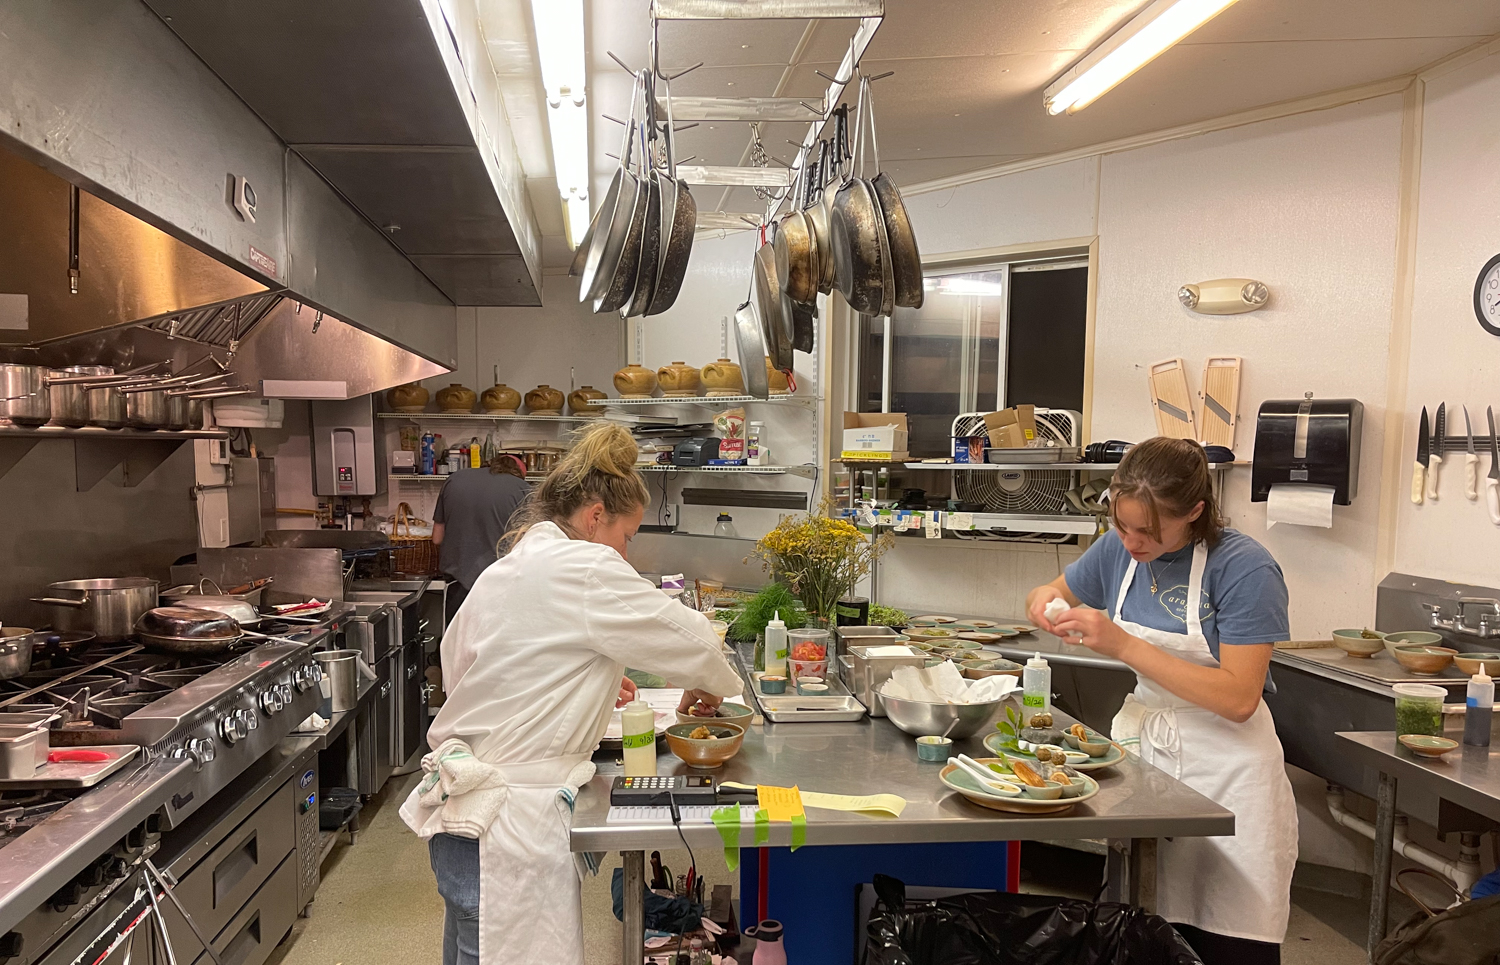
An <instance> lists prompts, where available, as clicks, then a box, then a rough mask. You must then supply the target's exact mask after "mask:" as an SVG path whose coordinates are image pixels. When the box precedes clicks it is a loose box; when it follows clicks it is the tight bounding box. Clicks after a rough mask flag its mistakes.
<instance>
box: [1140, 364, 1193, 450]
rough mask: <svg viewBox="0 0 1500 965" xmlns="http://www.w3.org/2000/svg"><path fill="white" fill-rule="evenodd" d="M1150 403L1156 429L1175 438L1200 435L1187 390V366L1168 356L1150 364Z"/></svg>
mask: <svg viewBox="0 0 1500 965" xmlns="http://www.w3.org/2000/svg"><path fill="white" fill-rule="evenodd" d="M1149 380H1150V386H1151V407H1152V408H1153V409H1154V410H1156V432H1157V434H1158V435H1163V436H1167V437H1169V438H1172V439H1197V438H1198V427H1197V423H1196V422H1195V421H1194V419H1193V396H1192V393H1191V392H1190V391H1189V390H1188V382H1187V366H1186V365H1184V364H1183V361H1182V359H1167V360H1166V361H1164V362H1157V363H1156V364H1155V365H1152V366H1151V370H1150V373H1149Z"/></svg>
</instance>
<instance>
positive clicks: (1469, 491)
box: [1464, 406, 1479, 499]
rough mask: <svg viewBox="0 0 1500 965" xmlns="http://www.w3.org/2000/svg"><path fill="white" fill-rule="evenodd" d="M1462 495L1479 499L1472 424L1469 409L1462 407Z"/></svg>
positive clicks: (1476, 460) (1477, 468)
mask: <svg viewBox="0 0 1500 965" xmlns="http://www.w3.org/2000/svg"><path fill="white" fill-rule="evenodd" d="M1464 445H1465V447H1466V451H1465V452H1464V495H1465V496H1468V497H1469V498H1470V499H1478V498H1479V456H1478V454H1476V453H1475V452H1474V424H1473V423H1472V422H1470V421H1469V407H1468V406H1464Z"/></svg>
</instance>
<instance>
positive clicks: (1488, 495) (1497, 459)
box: [1484, 406, 1500, 526]
mask: <svg viewBox="0 0 1500 965" xmlns="http://www.w3.org/2000/svg"><path fill="white" fill-rule="evenodd" d="M1484 413H1485V415H1487V416H1489V417H1490V475H1489V478H1488V479H1486V480H1485V481H1484V492H1485V499H1486V501H1487V502H1488V503H1489V507H1490V522H1492V523H1494V524H1495V525H1496V526H1500V439H1497V438H1496V437H1495V410H1494V409H1493V408H1491V407H1489V406H1486V407H1485V410H1484Z"/></svg>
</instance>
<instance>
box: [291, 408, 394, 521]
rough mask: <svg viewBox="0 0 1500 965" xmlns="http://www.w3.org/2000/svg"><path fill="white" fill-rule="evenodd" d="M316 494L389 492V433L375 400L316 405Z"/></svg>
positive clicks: (313, 440)
mask: <svg viewBox="0 0 1500 965" xmlns="http://www.w3.org/2000/svg"><path fill="white" fill-rule="evenodd" d="M310 405H311V406H312V446H313V492H315V493H316V494H317V495H319V496H378V495H380V494H381V493H383V492H385V489H386V477H385V430H384V429H383V428H382V427H381V426H380V425H379V424H378V421H379V420H377V419H376V418H375V397H374V396H373V395H364V396H360V397H359V398H357V399H348V400H346V401H340V402H322V401H317V402H312V403H310Z"/></svg>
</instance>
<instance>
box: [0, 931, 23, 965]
mask: <svg viewBox="0 0 1500 965" xmlns="http://www.w3.org/2000/svg"><path fill="white" fill-rule="evenodd" d="M25 947H26V939H25V938H24V937H22V935H21V933H20V932H18V931H8V932H6V933H5V934H4V935H3V936H0V962H8V961H10V960H11V959H12V958H19V957H20V955H21V950H22V949H24V948H25Z"/></svg>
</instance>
